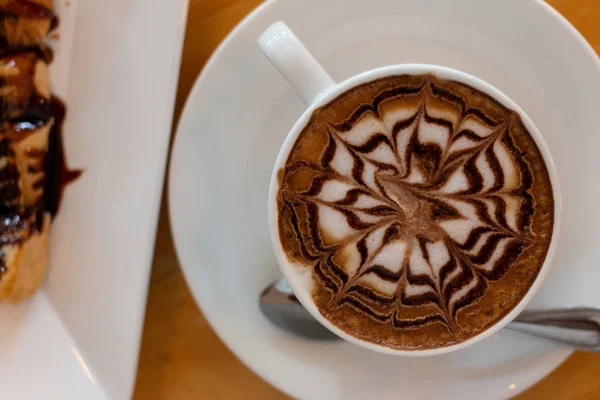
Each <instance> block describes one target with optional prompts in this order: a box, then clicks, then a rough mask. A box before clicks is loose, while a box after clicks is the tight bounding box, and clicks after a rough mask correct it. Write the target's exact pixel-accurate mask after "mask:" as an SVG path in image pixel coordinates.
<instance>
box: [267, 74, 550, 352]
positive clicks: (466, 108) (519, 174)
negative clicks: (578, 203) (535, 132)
mask: <svg viewBox="0 0 600 400" xmlns="http://www.w3.org/2000/svg"><path fill="white" fill-rule="evenodd" d="M385 79H388V80H389V81H390V82H389V84H386V82H383V83H382V82H379V83H377V82H375V83H373V84H371V85H372V86H375V87H377V89H372V90H371V91H370V92H369V93H370V95H369V96H366V97H367V99H368V98H370V99H371V101H368V102H366V101H365V100H364V99H361V97H360V93H361V89H360V88H357V89H354V92H349V93H347V94H344V95H342V96H340V97H338V98H337V99H335V100H333V101H332V102H331V103H330V104H328V105H326V106H324V107H322V108H321V109H319V110H317V111H315V113H314V114H313V117H312V119H311V121H310V123H309V126H308V127H307V128H306V129H305V131H304V132H303V133H302V134H301V136H300V138H299V140H298V141H297V143H296V145H295V147H294V149H293V150H292V152H291V154H290V156H289V158H288V161H287V163H286V166H285V168H284V170H283V174H282V180H281V189H280V192H279V194H278V204H279V226H280V237H281V239H282V244H283V246H284V249H285V250H286V253H287V254H288V257H290V259H292V260H294V261H296V262H297V263H298V265H299V267H298V268H305V267H309V268H311V269H312V272H313V292H314V294H313V297H314V299H315V302H316V303H317V305H318V306H319V308H320V310H321V312H322V313H323V314H324V315H325V316H326V317H328V318H329V319H330V320H332V321H333V322H334V323H335V324H337V325H338V326H339V327H340V328H342V329H345V330H347V331H348V332H349V333H351V334H353V335H356V336H359V337H361V338H363V339H366V340H370V341H373V342H378V343H381V342H384V344H387V345H389V346H391V347H398V348H421V347H440V346H444V345H448V344H451V343H456V342H459V341H462V340H465V339H466V338H468V337H470V336H473V335H474V334H476V333H477V332H479V331H481V330H482V329H485V328H486V326H489V325H491V324H492V323H493V322H494V321H496V320H498V319H499V318H501V317H502V316H503V315H505V314H506V313H507V312H508V311H509V310H510V309H511V308H512V307H514V306H515V305H516V304H517V303H518V300H520V296H521V294H524V293H525V292H526V289H527V288H528V287H529V286H530V285H531V283H532V282H533V280H534V279H535V276H536V275H537V271H538V270H539V268H540V267H541V264H542V262H543V259H544V256H545V253H546V252H547V249H548V245H549V241H550V238H551V235H552V228H551V226H552V218H553V217H552V215H553V214H552V213H551V212H549V211H548V210H550V211H552V207H553V202H552V194H551V190H550V195H549V201H548V200H545V204H544V207H545V208H544V210H545V211H544V218H545V222H544V224H542V223H538V221H539V218H538V219H536V220H535V224H534V215H535V214H536V207H537V204H536V201H535V200H534V196H533V185H534V182H536V183H537V184H538V185H540V184H541V185H545V186H547V187H550V182H549V178H548V174H547V171H546V169H545V166H543V159H542V157H541V154H540V153H539V150H538V149H537V147H536V146H535V144H534V143H533V141H532V139H531V137H530V136H529V134H528V133H527V131H526V129H525V127H524V126H523V124H522V121H521V119H520V117H519V116H518V114H517V113H515V112H513V111H511V110H508V109H506V108H504V107H503V106H501V105H500V104H498V103H497V102H495V101H494V100H493V99H491V98H489V97H487V96H486V95H484V94H483V93H481V92H478V91H476V90H475V89H473V88H470V87H468V86H466V85H462V84H459V83H457V82H450V81H444V80H442V79H438V78H435V77H433V76H430V75H423V76H416V77H415V76H410V77H409V76H401V77H393V78H391V79H390V78H384V80H385ZM340 110H343V111H342V112H340ZM524 141H525V142H526V143H527V146H529V147H526V146H524V147H523V148H520V147H519V145H518V144H517V142H519V143H523V142H524ZM531 149H533V152H531V151H530V150H531ZM525 150H527V151H525ZM534 162H535V163H541V164H542V167H541V169H540V166H539V165H537V166H535V168H532V163H534ZM537 180H539V181H540V182H537ZM536 190H538V189H537V188H536ZM532 252H535V255H533V256H532V255H531V254H533V253H532ZM524 253H526V254H524ZM519 260H521V261H524V260H530V261H531V260H533V262H534V263H533V265H531V266H530V268H529V270H530V271H529V272H527V274H526V275H527V276H526V279H524V281H523V282H522V284H521V287H519V288H518V290H517V289H515V290H512V289H511V288H510V283H509V282H508V280H504V278H505V277H506V276H507V275H510V277H509V279H511V280H512V279H513V278H514V277H513V275H514V274H517V273H520V271H521V269H522V268H524V267H523V266H519V267H515V268H514V269H515V271H513V274H512V275H511V274H508V272H509V270H511V269H512V268H513V266H514V265H515V264H517V263H518V261H519ZM511 282H512V281H511ZM491 288H492V289H493V290H492V289H491ZM511 290H512V292H511ZM498 291H501V292H502V293H503V296H504V295H505V296H504V297H506V298H502V296H500V295H499V294H498ZM513 292H514V293H513ZM497 296H498V298H502V302H503V304H502V309H494V310H493V311H491V312H490V311H489V308H490V307H489V302H490V300H489V299H486V298H490V299H491V298H494V299H495V298H497ZM521 297H522V296H521ZM478 307H480V309H478ZM469 309H470V310H469ZM462 310H467V311H466V312H465V313H464V315H465V317H464V318H462V320H461V318H459V315H460V314H461V311H462ZM480 311H482V312H483V313H484V314H486V313H487V314H489V315H488V317H489V318H486V317H485V315H484V316H483V317H479V316H476V317H473V315H474V314H477V313H478V312H480ZM469 318H470V319H469ZM482 318H483V319H482ZM382 329H383V331H385V334H386V335H387V337H386V338H384V339H382V338H381V337H378V336H377V335H379V334H381V332H383V331H382ZM427 329H429V331H430V333H431V332H436V333H432V334H431V335H433V339H432V338H431V335H430V337H428V339H427V340H426V342H423V341H420V339H418V335H417V334H416V332H418V331H419V330H427ZM411 332H412V335H411ZM396 334H397V335H399V339H398V340H394V339H393V338H392V339H390V340H388V339H389V338H390V335H396ZM425 336H427V335H425ZM424 340H425V339H424Z"/></svg>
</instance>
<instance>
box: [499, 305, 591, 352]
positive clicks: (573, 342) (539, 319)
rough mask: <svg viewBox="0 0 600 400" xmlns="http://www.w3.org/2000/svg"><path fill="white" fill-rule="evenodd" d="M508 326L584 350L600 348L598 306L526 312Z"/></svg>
mask: <svg viewBox="0 0 600 400" xmlns="http://www.w3.org/2000/svg"><path fill="white" fill-rule="evenodd" d="M507 327H508V328H509V329H512V330H515V331H519V332H523V333H528V334H530V335H534V336H537V337H540V338H544V339H547V340H551V341H553V342H557V343H561V344H565V345H569V346H572V347H575V348H577V349H580V350H585V351H600V308H593V307H580V308H567V309H554V310H540V311H525V312H523V313H521V315H519V316H518V317H517V319H516V320H515V321H513V322H511V323H510V324H509V325H508V326H507Z"/></svg>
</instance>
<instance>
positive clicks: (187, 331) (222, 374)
mask: <svg viewBox="0 0 600 400" xmlns="http://www.w3.org/2000/svg"><path fill="white" fill-rule="evenodd" d="M260 3H261V0H190V10H189V18H188V26H187V32H186V35H185V44H184V49H183V60H182V66H181V75H180V80H179V88H178V92H177V104H176V108H175V121H177V120H178V119H179V114H180V112H181V108H182V106H183V104H184V102H185V99H186V97H187V95H188V93H189V91H190V89H191V87H192V85H193V83H194V80H195V79H196V76H197V75H198V73H199V72H200V70H201V69H202V67H203V65H204V63H205V62H206V60H207V59H208V57H209V56H210V55H211V53H212V52H213V50H214V49H215V48H216V46H217V45H218V44H219V42H220V41H221V40H222V39H223V38H224V37H225V36H226V35H227V33H228V32H229V31H230V30H231V29H232V28H233V27H234V26H235V25H236V24H237V23H238V22H239V21H240V20H241V19H242V18H243V17H244V16H245V15H246V14H247V13H249V12H250V11H251V10H252V9H254V8H255V7H256V6H257V5H258V4H260ZM549 3H550V4H552V5H553V6H554V7H555V8H557V9H558V10H559V11H560V12H561V13H562V14H563V15H564V16H566V17H567V19H569V20H570V21H571V22H572V23H573V24H574V25H575V27H577V29H579V30H580V31H581V32H582V33H583V35H584V36H585V37H586V38H587V40H588V41H589V42H590V43H591V44H592V46H593V47H594V49H595V50H596V51H597V52H600V0H549ZM242 398H251V399H265V400H268V399H286V396H285V395H283V394H282V393H280V392H279V391H277V390H276V389H274V388H272V387H271V386H269V384H267V383H266V382H264V381H262V380H261V379H260V378H259V377H257V376H256V375H255V374H254V373H253V372H252V371H250V370H249V369H248V368H246V367H245V366H244V365H243V364H242V363H241V362H240V361H239V360H237V358H235V356H234V355H233V354H232V353H231V352H230V351H229V350H228V349H227V347H225V345H224V344H223V343H222V342H221V341H220V340H219V339H218V338H217V336H216V335H215V333H214V332H213V330H212V328H211V327H210V325H209V324H208V323H207V322H206V320H205V319H204V317H203V316H202V313H201V312H200V310H199V309H198V307H197V306H196V304H195V303H194V300H193V298H192V296H191V294H190V292H189V290H188V288H187V286H186V284H185V281H184V279H183V276H182V274H181V269H180V267H179V264H178V261H177V258H176V256H175V252H174V249H173V241H172V238H171V235H170V233H169V226H168V217H167V212H166V208H165V207H164V201H163V207H162V209H161V215H160V222H159V226H158V236H157V241H156V251H155V255H154V265H153V270H152V278H151V285H150V292H149V297H148V306H147V312H146V321H145V326H144V333H143V338H142V350H141V355H140V363H139V370H138V378H137V383H136V389H135V395H134V399H135V400H147V399H170V400H184V399H242ZM519 399H522V400H527V399H560V400H563V399H564V400H572V399H600V354H598V355H591V354H584V353H575V354H574V355H573V356H572V357H571V358H569V359H568V360H567V361H566V362H565V363H564V364H563V365H561V366H560V367H559V368H558V369H557V370H556V371H554V372H553V373H552V374H551V375H550V376H548V377H547V378H546V379H544V380H543V381H542V382H540V383H538V384H537V385H536V386H534V387H533V388H531V389H530V390H528V391H527V392H526V393H524V394H522V395H521V396H519Z"/></svg>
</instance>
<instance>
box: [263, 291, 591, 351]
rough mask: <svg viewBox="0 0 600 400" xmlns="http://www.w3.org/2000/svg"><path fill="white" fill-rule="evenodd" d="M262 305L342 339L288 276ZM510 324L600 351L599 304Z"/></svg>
mask: <svg viewBox="0 0 600 400" xmlns="http://www.w3.org/2000/svg"><path fill="white" fill-rule="evenodd" d="M259 305H260V309H261V311H262V312H263V314H264V315H265V316H266V317H267V318H268V319H269V320H270V321H271V322H272V323H274V324H275V325H277V326H279V327H280V328H282V329H284V330H286V331H289V332H292V333H294V334H297V335H300V336H303V337H306V338H309V339H318V340H336V339H339V337H338V336H337V335H335V334H334V333H332V332H331V331H329V330H328V329H327V328H325V327H324V326H323V325H321V324H320V323H319V322H318V321H317V320H315V319H314V318H313V317H312V315H310V313H309V312H308V311H306V309H304V307H302V305H301V304H300V302H299V301H298V300H297V299H296V296H294V293H293V292H292V288H291V287H290V285H289V284H288V282H287V281H286V280H285V279H280V280H278V281H275V282H273V283H272V284H270V285H269V286H267V287H266V288H265V290H264V291H263V292H262V294H261V295H260V303H259ZM507 328H508V329H512V330H515V331H519V332H523V333H527V334H530V335H534V336H537V337H540V338H543V339H546V340H550V341H552V342H555V343H560V344H563V345H567V346H571V347H574V348H576V349H579V350H584V351H600V308H599V307H579V308H564V309H553V310H539V311H524V312H522V313H521V314H520V315H519V316H518V317H517V318H516V319H515V320H514V321H512V322H511V323H509V324H508V325H507Z"/></svg>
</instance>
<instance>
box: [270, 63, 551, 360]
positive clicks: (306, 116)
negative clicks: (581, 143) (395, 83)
mask: <svg viewBox="0 0 600 400" xmlns="http://www.w3.org/2000/svg"><path fill="white" fill-rule="evenodd" d="M406 74H407V75H423V74H432V75H434V76H436V77H439V78H442V79H449V80H454V81H458V82H461V83H464V84H467V85H469V86H471V87H473V88H475V89H477V90H479V91H481V92H483V93H485V94H487V95H489V96H490V97H492V98H493V99H495V100H496V101H498V102H499V103H500V104H502V105H503V106H505V107H507V108H509V109H511V110H514V111H516V112H517V113H518V114H519V115H520V117H521V119H522V121H523V124H524V125H525V127H526V128H527V130H528V131H529V133H530V135H531V137H532V138H533V140H534V141H535V144H536V145H537V147H538V148H539V150H540V152H541V154H542V157H543V159H544V161H545V163H546V167H547V170H548V175H549V177H550V182H551V184H552V192H553V196H554V225H553V229H552V239H551V241H550V246H549V248H548V252H547V254H546V258H545V259H544V262H543V264H542V267H541V268H540V271H539V273H538V275H537V277H536V279H535V280H534V282H533V284H532V285H531V287H530V288H529V290H528V291H527V293H526V294H525V296H523V298H521V300H520V301H519V303H517V305H516V306H515V307H514V308H513V309H512V310H511V311H510V312H509V313H508V314H506V315H505V316H504V317H503V318H501V319H500V320H499V321H498V322H496V323H495V324H494V325H492V326H490V327H489V328H488V329H486V330H484V331H482V332H480V333H479V334H477V335H475V336H473V337H471V338H469V339H467V340H465V341H463V342H460V343H458V344H453V345H450V346H444V347H439V348H432V349H423V350H401V349H394V348H391V347H386V346H383V345H379V344H375V343H372V342H367V341H364V340H361V339H358V338H356V337H354V336H352V335H350V334H348V333H346V332H345V331H343V330H341V329H340V328H338V327H337V326H335V325H334V324H333V323H331V322H330V321H329V320H328V319H326V318H325V317H324V316H323V315H321V313H320V312H319V310H318V308H317V306H316V305H315V303H314V302H313V300H312V296H311V294H310V293H309V291H308V290H305V289H304V286H303V285H301V284H300V282H299V276H298V273H297V271H298V269H299V268H298V266H294V264H295V263H293V262H292V261H290V260H289V259H288V258H287V256H286V255H285V252H284V250H283V248H282V246H281V241H280V237H279V227H278V222H277V220H278V218H277V193H278V192H279V179H278V173H279V170H280V169H281V168H282V167H283V166H284V165H285V163H286V161H287V158H288V156H289V153H290V151H291V150H292V148H293V146H294V144H295V142H296V139H297V138H298V136H299V134H300V133H301V132H302V130H303V129H304V127H305V126H306V125H307V123H308V122H309V120H310V118H311V116H312V114H313V112H314V111H315V109H317V108H319V107H321V106H323V105H325V104H327V103H329V102H330V101H332V100H333V99H335V98H336V97H337V96H339V95H340V94H342V93H344V92H346V91H348V90H350V89H352V88H354V87H356V86H359V85H361V84H364V83H367V82H371V81H374V80H376V79H380V78H384V77H389V76H394V75H406ZM268 214H269V215H268V219H269V231H270V237H271V242H272V244H273V250H274V252H275V256H276V258H277V263H278V265H279V268H280V269H281V272H282V273H283V275H284V277H285V278H286V279H287V280H288V282H289V283H290V286H291V287H292V290H293V291H294V294H295V295H296V297H297V298H298V300H299V301H300V303H301V304H302V305H303V306H304V307H305V308H306V309H307V310H308V311H309V312H310V314H311V315H312V316H313V317H314V318H315V319H317V321H319V322H320V323H321V324H322V325H323V326H325V327H326V328H327V329H329V330H330V331H332V332H333V333H335V334H336V335H338V336H339V337H341V338H342V339H344V340H346V341H348V342H350V343H354V344H356V345H359V346H361V347H363V348H366V349H369V350H374V351H377V352H380V353H385V354H392V355H403V356H431V355H440V354H445V353H449V352H452V351H456V350H460V349H463V348H466V347H468V346H471V345H473V344H475V343H477V342H480V341H481V340H483V339H486V338H488V337H490V336H492V335H493V334H495V333H496V332H498V331H499V330H501V329H502V328H504V327H505V326H506V325H507V324H508V323H509V322H510V321H512V320H513V319H514V318H516V316H517V315H519V313H520V312H521V311H523V309H524V308H525V307H526V306H527V304H529V302H530V301H531V299H532V298H533V297H534V295H535V294H536V293H537V291H538V290H539V288H540V286H541V284H542V282H543V281H544V279H545V278H546V276H547V275H548V272H549V270H550V267H551V264H552V260H553V258H554V253H555V250H556V246H557V243H558V237H559V232H560V224H561V214H562V198H561V194H560V186H559V180H558V172H557V170H556V165H555V163H554V160H553V158H552V155H551V153H550V149H549V148H548V145H547V144H546V142H545V140H544V138H543V136H542V134H541V133H540V132H539V130H538V129H537V127H536V126H535V124H534V123H533V121H532V120H531V119H530V118H529V116H528V115H527V114H526V113H525V112H524V111H523V110H522V109H521V108H520V107H519V106H518V105H517V104H516V103H515V102H514V101H513V100H512V99H510V98H509V97H508V96H507V95H505V94H504V93H503V92H501V91H500V90H499V89H497V88H496V87H494V86H493V85H491V84H490V83H487V82H485V81H484V80H482V79H479V78H477V77H475V76H473V75H470V74H468V73H466V72H463V71H459V70H456V69H453V68H448V67H444V66H439V65H432V64H398V65H390V66H386V67H380V68H376V69H373V70H369V71H366V72H363V73H361V74H358V75H355V76H353V77H351V78H349V79H346V80H345V81H343V82H341V83H338V84H336V85H335V86H333V87H332V88H330V89H327V90H326V91H325V93H322V94H321V95H320V96H319V97H318V98H317V100H316V101H314V102H313V104H311V105H310V106H309V107H308V108H307V109H306V110H305V111H304V113H303V114H302V116H301V117H300V118H299V119H298V120H297V122H296V123H295V124H294V126H293V127H292V129H291V130H290V132H289V133H288V135H287V136H286V138H285V140H284V142H283V144H282V146H281V148H280V150H279V153H278V155H277V159H276V161H275V165H274V167H273V173H272V175H271V182H270V186H269V199H268ZM310 274H311V275H312V272H311V273H310Z"/></svg>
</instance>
